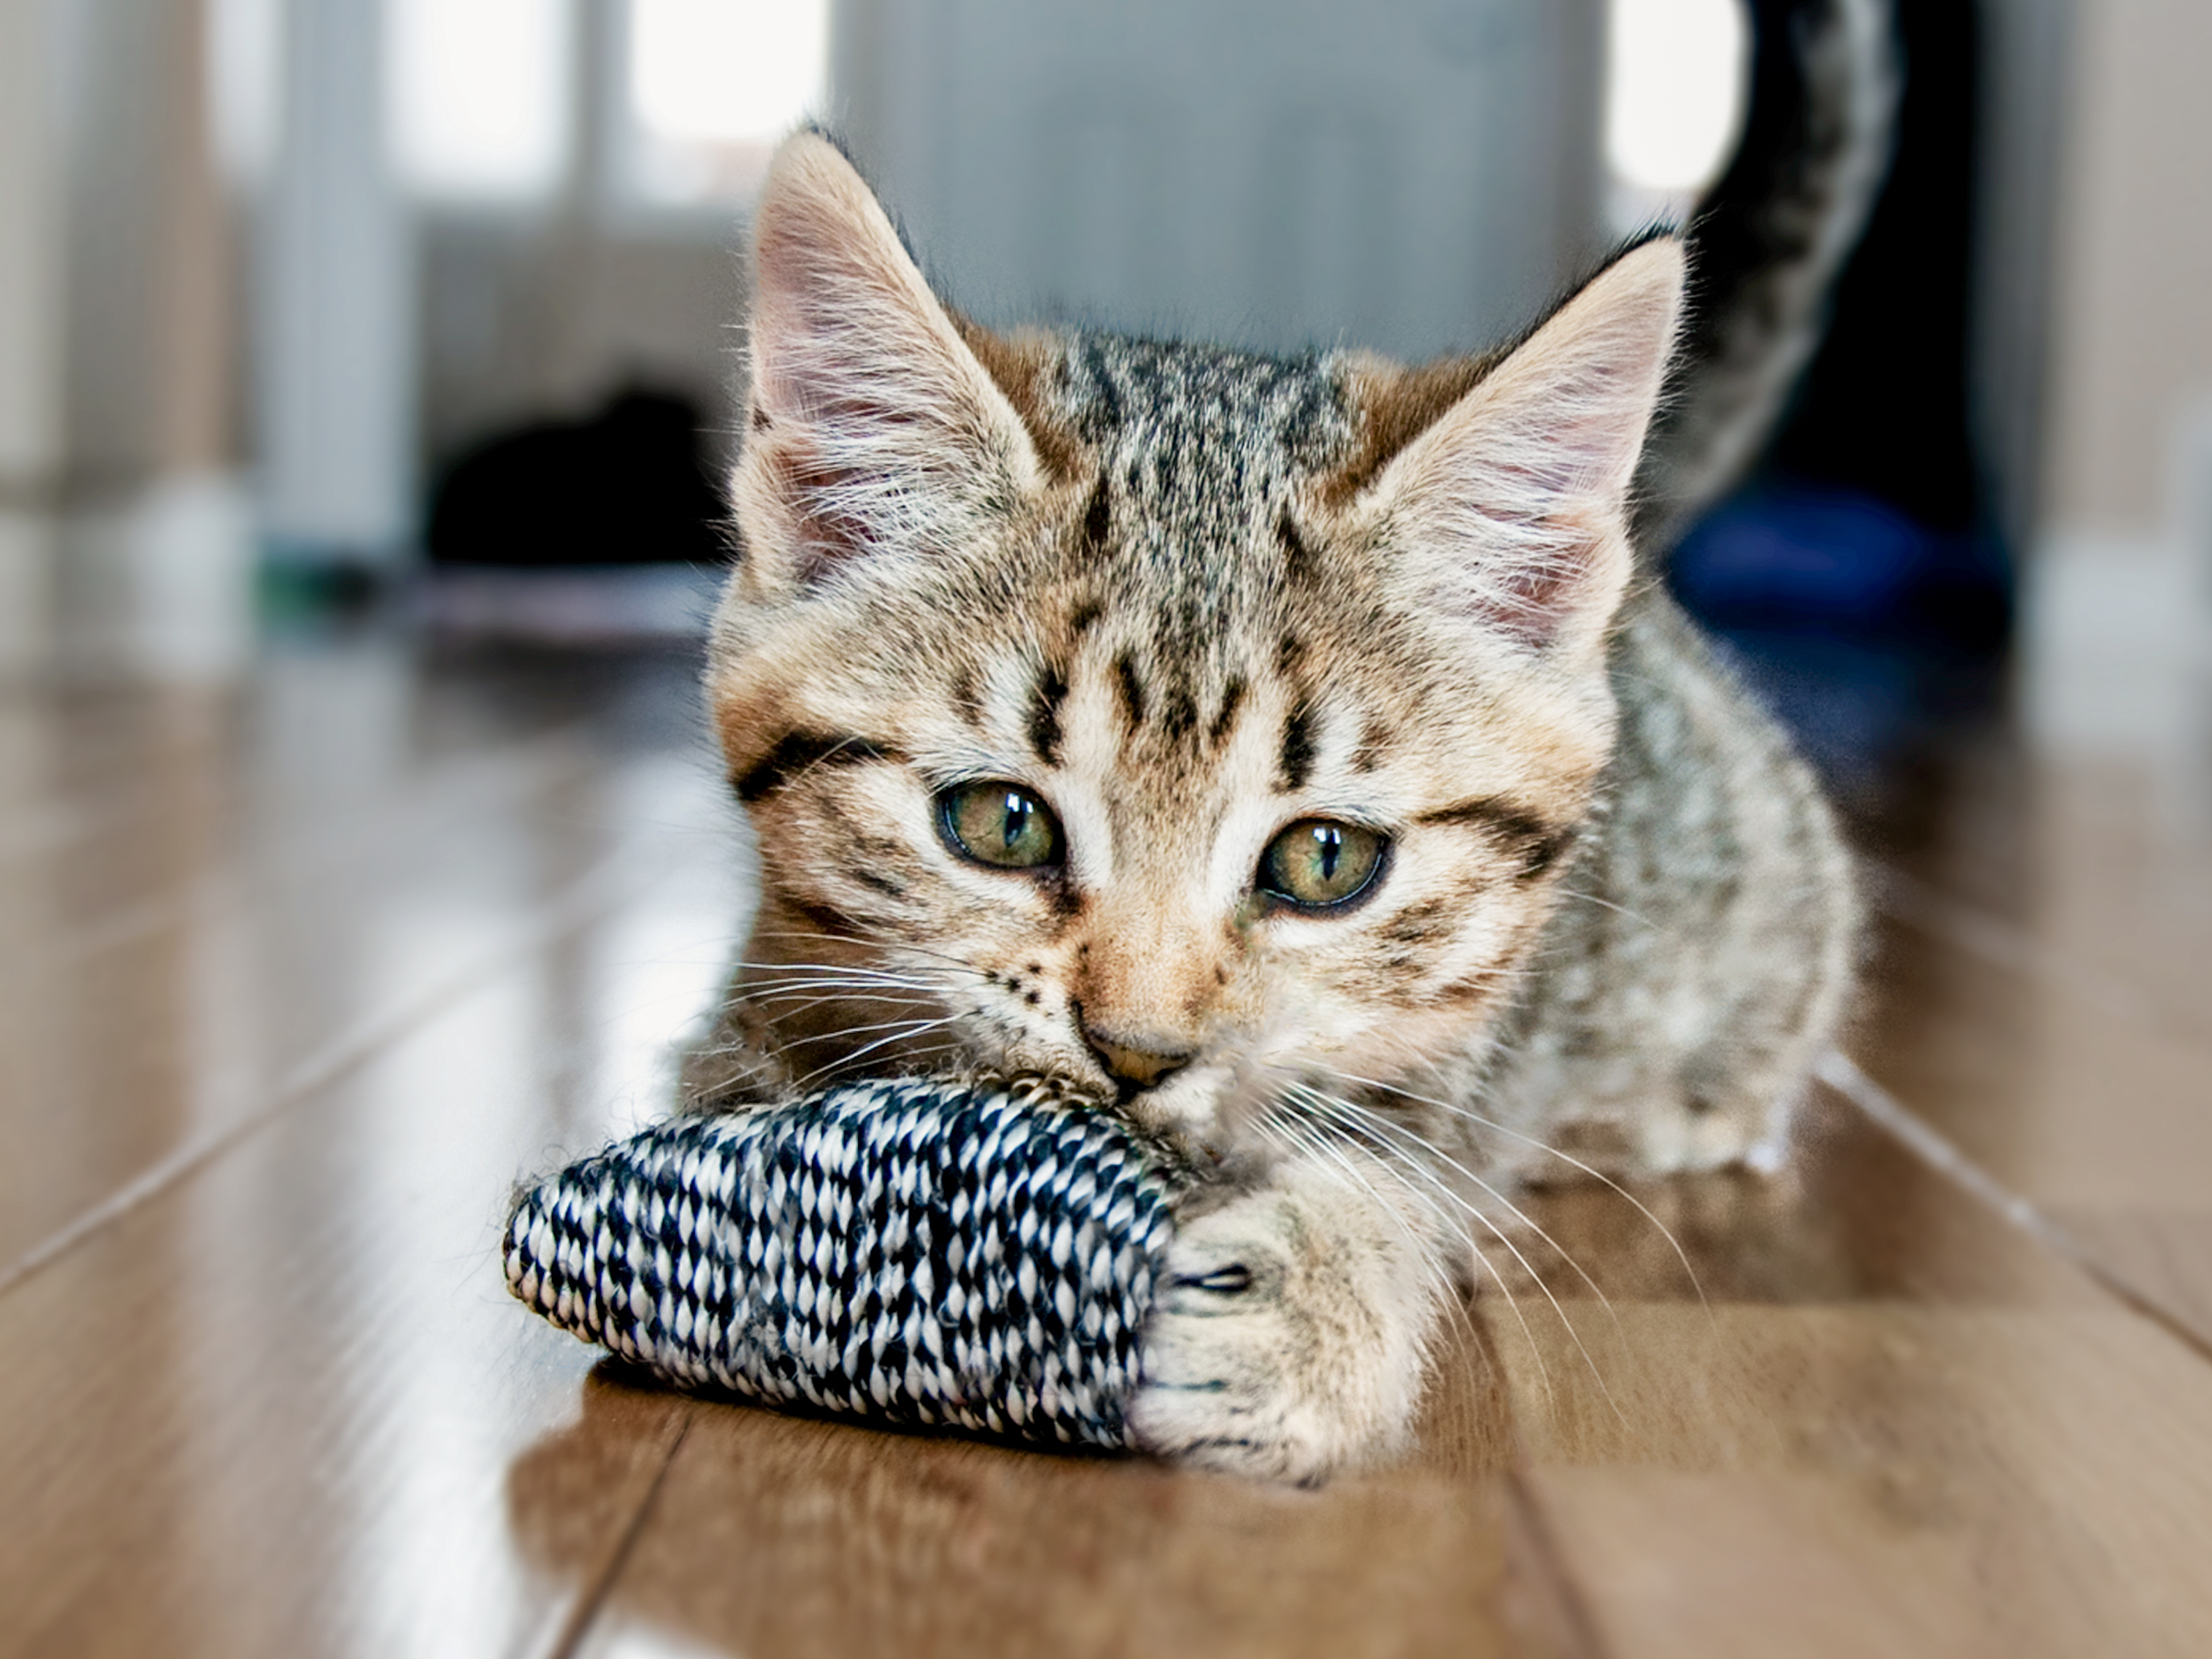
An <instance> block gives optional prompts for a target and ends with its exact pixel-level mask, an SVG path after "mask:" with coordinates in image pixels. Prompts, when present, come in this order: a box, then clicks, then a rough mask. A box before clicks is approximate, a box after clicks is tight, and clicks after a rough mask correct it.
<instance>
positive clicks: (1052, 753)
mask: <svg viewBox="0 0 2212 1659" xmlns="http://www.w3.org/2000/svg"><path fill="white" fill-rule="evenodd" d="M1066 696H1067V676H1066V674H1065V673H1063V672H1061V671H1060V669H1059V668H1058V667H1056V666H1055V665H1053V664H1051V663H1047V664H1046V665H1044V670H1043V671H1042V673H1040V674H1039V675H1038V676H1037V684H1036V701H1035V702H1033V703H1032V704H1031V705H1030V747H1031V748H1033V749H1035V750H1036V756H1037V758H1038V759H1039V760H1041V761H1042V762H1043V763H1045V764H1046V765H1047V766H1057V765H1059V764H1060V702H1062V700H1063V699H1065V698H1066Z"/></svg>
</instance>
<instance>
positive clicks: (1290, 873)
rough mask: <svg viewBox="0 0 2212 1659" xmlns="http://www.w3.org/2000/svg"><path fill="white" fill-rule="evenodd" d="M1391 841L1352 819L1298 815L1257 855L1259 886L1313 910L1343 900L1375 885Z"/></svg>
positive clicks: (1333, 904) (1354, 896)
mask: <svg viewBox="0 0 2212 1659" xmlns="http://www.w3.org/2000/svg"><path fill="white" fill-rule="evenodd" d="M1388 846H1389V842H1385V841H1384V840H1383V837H1382V836H1378V835H1376V833H1375V831H1373V830H1372V829H1361V828H1360V827H1359V825H1358V824H1356V823H1333V822H1331V821H1330V820H1329V819H1328V818H1302V819H1300V820H1299V821H1298V822H1297V823H1294V824H1292V825H1291V827H1290V828H1289V829H1285V830H1284V831H1283V833H1282V834H1281V835H1279V836H1276V837H1275V838H1274V840H1273V841H1271V842H1268V843H1267V851H1266V852H1264V853H1262V854H1261V855H1260V890H1261V892H1263V893H1272V894H1273V895H1274V896H1276V897H1277V898H1280V899H1288V900H1289V901H1290V902H1291V903H1292V904H1297V905H1303V906H1304V907H1305V908H1309V909H1314V910H1323V909H1328V908H1332V907H1334V906H1335V905H1340V904H1343V903H1345V902H1347V901H1348V900H1351V899H1354V898H1357V897H1358V896H1359V895H1360V894H1362V893H1364V892H1365V891H1366V890H1367V889H1368V888H1369V887H1370V885H1372V884H1373V883H1374V880H1375V878H1376V873H1377V872H1380V871H1381V869H1382V867H1383V852H1384V850H1385V848H1388Z"/></svg>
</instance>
